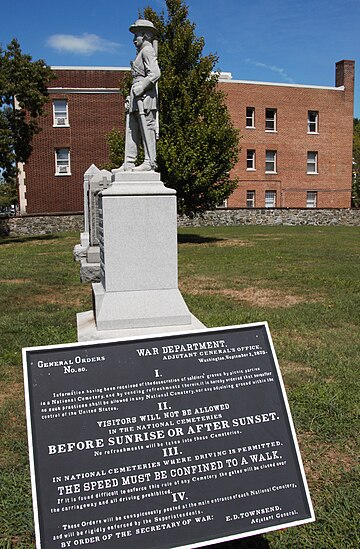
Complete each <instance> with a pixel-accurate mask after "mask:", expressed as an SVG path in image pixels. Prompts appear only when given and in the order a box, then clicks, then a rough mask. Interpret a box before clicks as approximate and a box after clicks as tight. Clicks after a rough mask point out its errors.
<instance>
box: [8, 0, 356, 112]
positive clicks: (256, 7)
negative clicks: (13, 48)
mask: <svg viewBox="0 0 360 549" xmlns="http://www.w3.org/2000/svg"><path fill="white" fill-rule="evenodd" d="M185 3H186V5H187V6H188V8H189V19H190V21H191V22H193V23H195V25H196V30H195V32H196V35H197V36H203V37H204V39H205V48H204V54H207V53H214V54H216V55H217V56H218V58H219V61H218V66H217V68H218V69H219V70H221V71H224V72H231V73H232V77H233V79H234V80H253V81H260V82H280V83H295V84H311V85H317V86H334V85H335V63H336V61H340V60H342V59H353V60H355V63H356V64H358V65H359V66H356V65H355V66H356V69H355V111H354V116H356V117H358V118H360V38H359V35H360V31H359V29H360V0H185ZM146 6H150V7H152V8H153V10H155V11H156V12H160V11H162V10H165V12H166V3H165V1H164V0H103V1H100V0H62V1H61V2H60V4H57V3H56V2H50V1H49V0H33V1H32V2H30V1H29V0H17V2H16V4H14V5H12V4H11V2H6V3H4V4H3V5H2V8H1V14H2V24H1V29H0V44H1V45H2V47H3V48H5V47H6V46H7V44H8V43H9V42H10V41H11V39H12V38H17V39H18V41H19V42H20V45H21V48H22V51H23V52H24V53H27V54H29V55H31V56H32V58H33V59H34V60H37V59H44V61H45V62H46V63H47V64H48V65H51V66H103V67H105V66H110V67H128V66H129V62H130V60H131V59H133V58H134V52H135V50H134V46H133V44H132V35H131V34H130V33H129V30H128V29H129V26H130V25H131V24H132V23H133V22H134V21H135V20H136V19H137V18H138V13H139V10H141V9H143V8H144V7H146Z"/></svg>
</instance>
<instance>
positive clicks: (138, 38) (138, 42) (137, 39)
mask: <svg viewBox="0 0 360 549" xmlns="http://www.w3.org/2000/svg"><path fill="white" fill-rule="evenodd" d="M133 42H134V44H135V47H136V49H137V50H139V49H140V48H141V46H142V45H143V43H144V35H143V34H142V33H141V32H136V33H135V34H134V39H133Z"/></svg>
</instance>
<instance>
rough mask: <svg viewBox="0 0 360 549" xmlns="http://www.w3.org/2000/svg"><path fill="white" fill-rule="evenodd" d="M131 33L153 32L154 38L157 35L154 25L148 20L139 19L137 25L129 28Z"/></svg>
mask: <svg viewBox="0 0 360 549" xmlns="http://www.w3.org/2000/svg"><path fill="white" fill-rule="evenodd" d="M129 31H130V32H132V33H134V34H135V33H136V32H139V31H151V32H152V33H153V35H154V36H155V35H156V33H157V31H156V28H155V27H154V25H153V23H152V22H151V21H149V20H148V19H137V20H136V21H135V23H134V24H133V25H131V27H130V28H129Z"/></svg>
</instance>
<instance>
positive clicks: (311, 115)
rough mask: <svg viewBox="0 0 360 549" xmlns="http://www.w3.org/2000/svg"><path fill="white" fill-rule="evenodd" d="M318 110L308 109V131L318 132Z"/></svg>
mask: <svg viewBox="0 0 360 549" xmlns="http://www.w3.org/2000/svg"><path fill="white" fill-rule="evenodd" d="M318 120H319V113H318V111H308V133H318Z"/></svg>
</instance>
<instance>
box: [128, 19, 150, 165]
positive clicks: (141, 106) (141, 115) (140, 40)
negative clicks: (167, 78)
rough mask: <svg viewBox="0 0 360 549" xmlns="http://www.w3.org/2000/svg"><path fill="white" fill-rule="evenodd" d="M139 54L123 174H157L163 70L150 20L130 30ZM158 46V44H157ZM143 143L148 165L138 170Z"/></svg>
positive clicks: (134, 66)
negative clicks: (159, 101)
mask: <svg viewBox="0 0 360 549" xmlns="http://www.w3.org/2000/svg"><path fill="white" fill-rule="evenodd" d="M129 30H130V32H132V33H133V34H134V40H133V42H134V44H135V47H136V51H137V56H136V58H135V60H134V61H133V62H132V63H131V73H132V86H131V90H130V96H129V97H128V98H127V101H126V104H125V108H126V110H127V115H126V133H125V159H124V164H123V165H122V166H121V168H119V170H120V171H154V170H155V168H156V138H157V108H158V104H157V103H158V101H157V85H156V82H157V81H158V80H159V78H160V69H159V65H158V61H157V52H156V48H154V45H156V44H155V37H156V29H155V27H154V25H153V23H151V21H148V20H146V19H138V20H137V21H135V23H134V24H133V25H131V27H130V29H129ZM153 42H154V44H153ZM140 141H142V143H143V147H144V155H145V158H144V162H143V163H142V164H141V165H140V166H136V167H135V162H136V159H137V156H138V152H139V145H140Z"/></svg>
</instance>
